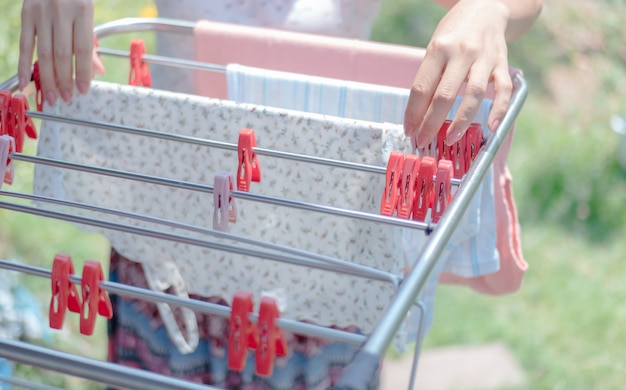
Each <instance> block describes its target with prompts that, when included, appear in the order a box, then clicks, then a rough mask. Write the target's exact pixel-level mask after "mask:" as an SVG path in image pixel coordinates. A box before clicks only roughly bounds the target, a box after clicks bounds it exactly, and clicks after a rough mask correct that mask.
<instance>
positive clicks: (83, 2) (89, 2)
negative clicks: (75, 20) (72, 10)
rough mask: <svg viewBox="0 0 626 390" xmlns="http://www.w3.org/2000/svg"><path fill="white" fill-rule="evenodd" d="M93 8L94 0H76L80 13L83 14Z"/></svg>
mask: <svg viewBox="0 0 626 390" xmlns="http://www.w3.org/2000/svg"><path fill="white" fill-rule="evenodd" d="M92 10H93V0H78V1H76V11H77V12H78V14H80V15H83V14H86V13H89V12H91V11H92Z"/></svg>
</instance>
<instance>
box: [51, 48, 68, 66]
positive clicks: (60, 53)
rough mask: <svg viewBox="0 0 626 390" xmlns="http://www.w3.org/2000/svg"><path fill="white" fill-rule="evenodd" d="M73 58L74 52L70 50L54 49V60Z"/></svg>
mask: <svg viewBox="0 0 626 390" xmlns="http://www.w3.org/2000/svg"><path fill="white" fill-rule="evenodd" d="M71 59H72V53H70V52H69V51H68V50H64V49H55V50H54V60H55V61H57V62H63V63H66V62H69V61H71Z"/></svg>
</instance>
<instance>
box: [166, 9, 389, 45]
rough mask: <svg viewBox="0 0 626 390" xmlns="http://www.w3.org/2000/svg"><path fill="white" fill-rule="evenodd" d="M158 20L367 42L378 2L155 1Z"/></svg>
mask: <svg viewBox="0 0 626 390" xmlns="http://www.w3.org/2000/svg"><path fill="white" fill-rule="evenodd" d="M155 4H156V6H157V8H158V12H159V16H160V17H164V18H172V19H181V20H199V19H206V20H211V21H217V22H226V23H235V24H246V25H251V26H260V27H271V28H278V29H284V30H292V31H300V32H307V33H315V34H324V35H333V36H339V37H346V38H360V39H368V38H369V35H370V32H371V28H372V25H373V23H374V21H375V19H376V17H377V15H378V10H379V5H380V0H178V1H172V0H155Z"/></svg>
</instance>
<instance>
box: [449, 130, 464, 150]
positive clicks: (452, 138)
mask: <svg viewBox="0 0 626 390" xmlns="http://www.w3.org/2000/svg"><path fill="white" fill-rule="evenodd" d="M462 136H463V132H462V131H457V132H455V133H454V134H448V137H447V138H446V145H448V146H450V145H454V144H455V143H457V142H459V140H460V139H461V137H462Z"/></svg>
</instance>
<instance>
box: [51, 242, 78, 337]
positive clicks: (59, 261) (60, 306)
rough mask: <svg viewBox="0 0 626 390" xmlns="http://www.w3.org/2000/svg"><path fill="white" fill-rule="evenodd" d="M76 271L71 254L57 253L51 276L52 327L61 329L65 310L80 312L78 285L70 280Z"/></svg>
mask: <svg viewBox="0 0 626 390" xmlns="http://www.w3.org/2000/svg"><path fill="white" fill-rule="evenodd" d="M73 273H74V265H73V264H72V258H71V257H70V256H69V255H65V254H57V255H56V256H55V257H54V262H53V263H52V274H51V276H50V281H51V286H52V298H51V299H50V313H49V319H50V327H51V328H52V329H61V328H62V327H63V320H64V319H65V312H66V311H67V309H69V310H70V311H71V312H74V313H80V297H79V295H78V290H77V289H76V286H74V284H72V282H71V281H70V275H72V274H73Z"/></svg>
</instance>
